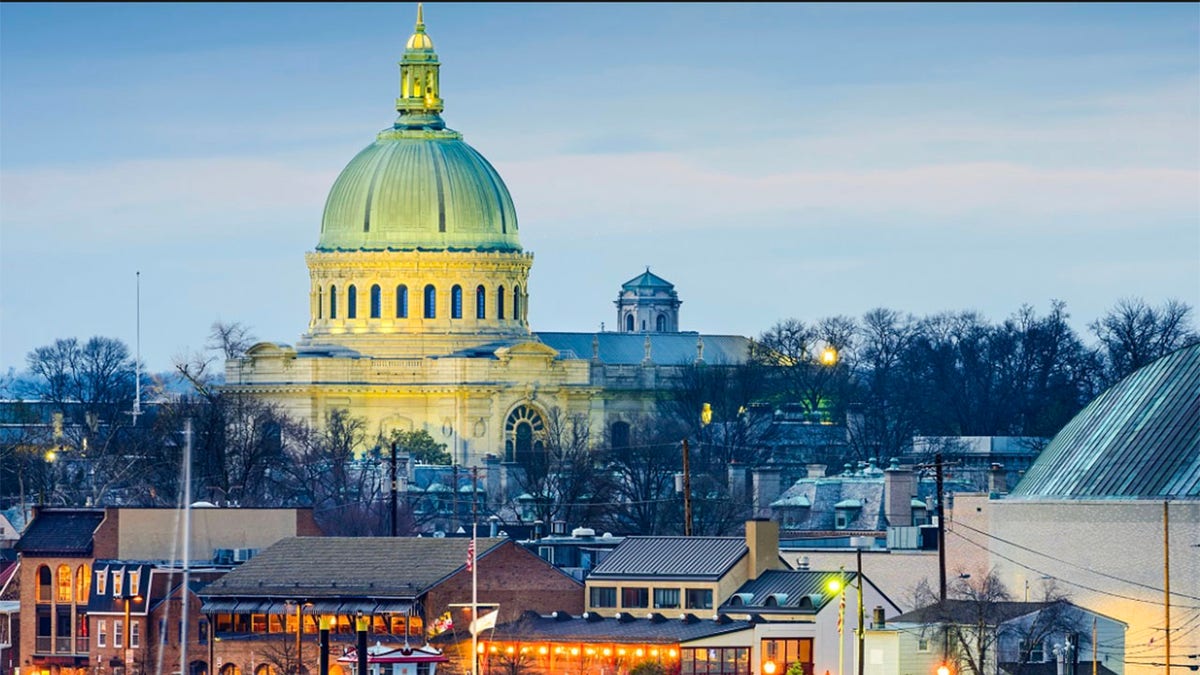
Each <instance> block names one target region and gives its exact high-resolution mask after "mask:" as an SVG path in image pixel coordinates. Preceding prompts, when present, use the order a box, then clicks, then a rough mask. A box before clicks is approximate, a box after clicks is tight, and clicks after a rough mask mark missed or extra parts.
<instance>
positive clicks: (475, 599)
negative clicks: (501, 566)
mask: <svg viewBox="0 0 1200 675" xmlns="http://www.w3.org/2000/svg"><path fill="white" fill-rule="evenodd" d="M478 470H479V468H478V467H474V466H473V467H471V675H479V544H478V543H477V542H476V541H475V538H476V533H477V529H478V524H479V495H478V494H477V493H476V490H478V489H479V478H478V473H477V472H478Z"/></svg>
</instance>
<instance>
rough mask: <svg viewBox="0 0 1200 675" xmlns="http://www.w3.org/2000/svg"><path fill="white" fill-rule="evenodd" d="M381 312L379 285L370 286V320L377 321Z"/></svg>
mask: <svg viewBox="0 0 1200 675" xmlns="http://www.w3.org/2000/svg"><path fill="white" fill-rule="evenodd" d="M382 312H383V292H382V291H381V290H380V289H379V284H375V285H373V286H371V318H372V319H378V318H379V317H380V316H381V315H382Z"/></svg>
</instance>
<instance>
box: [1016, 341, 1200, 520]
mask: <svg viewBox="0 0 1200 675" xmlns="http://www.w3.org/2000/svg"><path fill="white" fill-rule="evenodd" d="M1009 496H1010V497H1012V498H1030V499H1036V498H1055V499H1064V498H1066V499H1072V498H1075V499H1078V498H1090V499H1097V498H1100V499H1103V498H1116V499H1160V498H1163V497H1177V498H1178V497H1190V498H1198V497H1200V344H1196V345H1193V346H1191V347H1185V348H1183V349H1179V350H1177V351H1175V352H1173V353H1171V354H1168V355H1167V356H1164V357H1162V358H1160V359H1158V360H1157V361H1154V362H1153V363H1151V364H1149V365H1147V366H1144V367H1142V368H1140V369H1138V370H1137V371H1135V372H1134V373H1132V374H1131V375H1129V376H1128V377H1126V378H1125V379H1123V380H1121V381H1120V382H1118V383H1117V384H1115V385H1113V386H1112V388H1110V389H1109V390H1108V391H1105V392H1104V393H1103V394H1101V395H1100V396H1098V397H1097V398H1096V399H1095V400H1094V401H1092V402H1091V403H1090V404H1088V406H1087V407H1086V408H1084V409H1083V410H1082V411H1081V412H1080V413H1079V414H1078V415H1076V416H1075V418H1074V419H1072V420H1071V421H1070V422H1069V423H1067V426H1065V427H1063V430H1062V431H1060V432H1059V433H1058V435H1056V436H1055V437H1054V439H1053V440H1051V441H1050V445H1048V446H1046V449H1045V450H1043V451H1042V454H1041V456H1039V457H1038V459H1037V461H1035V462H1034V463H1033V466H1031V467H1030V468H1029V471H1028V472H1027V473H1026V474H1025V477H1024V478H1023V479H1022V480H1021V482H1020V483H1019V484H1017V486H1016V487H1015V488H1014V489H1013V490H1012V492H1011V493H1010V495H1009Z"/></svg>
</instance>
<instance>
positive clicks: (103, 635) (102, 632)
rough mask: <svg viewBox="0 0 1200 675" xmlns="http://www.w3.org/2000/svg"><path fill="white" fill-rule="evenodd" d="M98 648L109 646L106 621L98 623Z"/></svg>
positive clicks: (101, 620)
mask: <svg viewBox="0 0 1200 675" xmlns="http://www.w3.org/2000/svg"><path fill="white" fill-rule="evenodd" d="M96 646H97V647H107V646H108V622H107V621H105V620H104V619H99V620H97V621H96Z"/></svg>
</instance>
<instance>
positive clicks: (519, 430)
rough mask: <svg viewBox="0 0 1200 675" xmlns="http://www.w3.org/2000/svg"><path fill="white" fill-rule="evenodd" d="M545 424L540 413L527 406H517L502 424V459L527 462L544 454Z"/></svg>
mask: <svg viewBox="0 0 1200 675" xmlns="http://www.w3.org/2000/svg"><path fill="white" fill-rule="evenodd" d="M545 435H546V423H545V421H544V420H543V419H542V415H541V413H539V412H538V411H537V410H536V409H534V408H532V407H530V406H527V405H520V406H517V407H516V408H515V409H514V410H513V411H512V412H511V413H509V415H508V420H507V421H506V422H505V423H504V438H505V441H504V458H505V460H507V461H509V462H528V461H529V460H530V459H532V458H534V457H538V456H541V455H543V454H545V452H546V446H545V441H544V438H545Z"/></svg>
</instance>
